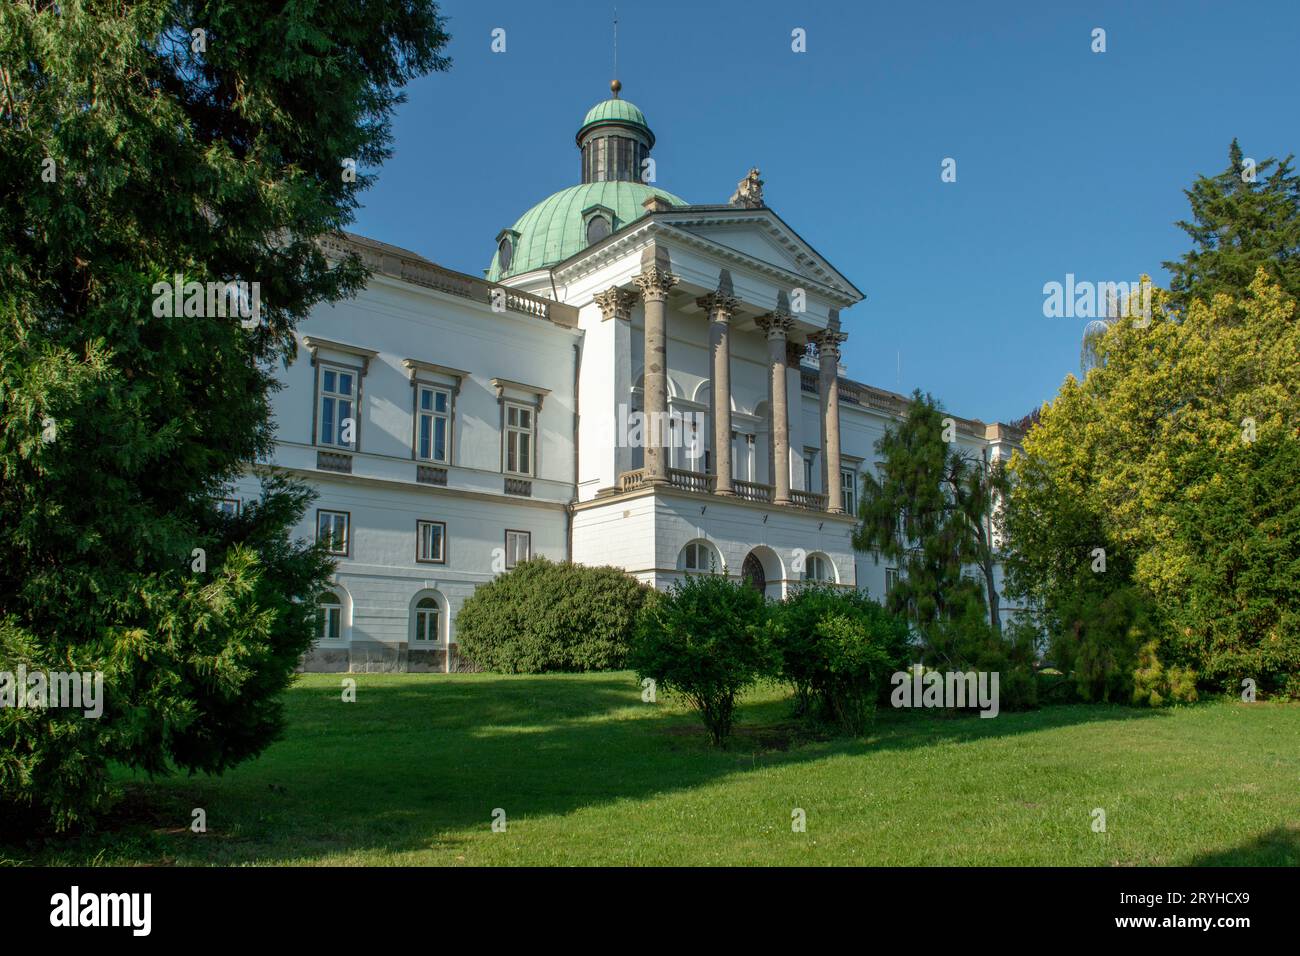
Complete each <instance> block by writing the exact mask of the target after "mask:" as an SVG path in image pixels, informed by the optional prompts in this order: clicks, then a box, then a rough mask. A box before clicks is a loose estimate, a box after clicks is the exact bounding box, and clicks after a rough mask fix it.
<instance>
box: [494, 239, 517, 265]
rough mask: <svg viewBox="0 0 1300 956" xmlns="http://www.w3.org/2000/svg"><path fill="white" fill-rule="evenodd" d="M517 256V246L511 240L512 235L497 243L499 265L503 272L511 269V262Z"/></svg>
mask: <svg viewBox="0 0 1300 956" xmlns="http://www.w3.org/2000/svg"><path fill="white" fill-rule="evenodd" d="M514 257H515V247H514V244H513V243H512V242H511V241H510V237H509V236H507V237H505V238H503V239H502V240H501V241H500V242H499V243H497V266H498V267H499V268H500V269H501V271H502V272H509V271H510V263H511V261H512V260H513V259H514Z"/></svg>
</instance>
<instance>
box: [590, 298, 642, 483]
mask: <svg viewBox="0 0 1300 956" xmlns="http://www.w3.org/2000/svg"><path fill="white" fill-rule="evenodd" d="M593 299H594V300H595V302H596V305H598V306H600V316H601V323H600V325H599V326H598V327H597V328H594V329H590V330H588V332H587V338H586V342H587V345H586V348H587V352H588V353H589V354H608V355H610V356H611V357H612V359H611V363H610V365H609V366H608V370H609V372H610V373H611V374H610V375H609V377H608V378H606V376H605V375H597V376H590V373H589V372H588V370H587V369H585V368H584V370H583V371H584V373H585V377H584V381H583V384H582V398H583V402H584V404H588V405H592V406H594V407H595V408H597V409H608V414H607V415H606V413H605V412H604V411H600V412H598V413H597V414H596V415H592V416H591V417H592V418H593V419H595V418H608V421H609V426H608V430H606V429H605V427H604V424H603V423H600V426H599V430H594V429H585V428H584V429H583V432H582V434H581V435H580V436H579V439H580V441H581V455H582V460H583V462H584V463H589V462H590V461H592V460H598V461H606V460H607V459H605V458H604V456H605V455H607V454H611V449H612V458H611V459H608V461H610V462H611V463H612V467H613V474H612V475H608V478H606V475H607V472H605V468H606V467H610V466H609V465H602V466H601V468H600V473H601V478H602V479H603V480H604V484H605V485H606V486H607V487H617V486H618V484H619V476H621V475H622V474H623V473H624V472H628V471H631V470H632V446H631V444H630V443H629V442H628V430H629V426H628V424H627V423H628V418H629V416H630V415H631V412H632V306H634V305H635V304H636V301H637V294H636V293H635V292H633V291H632V290H631V289H620V288H619V287H618V286H610V287H609V288H608V289H606V290H605V291H604V292H597V293H596V294H595V295H594V296H593ZM597 349H599V350H600V351H599V352H597ZM587 377H590V378H591V380H590V381H587ZM589 473H590V472H589Z"/></svg>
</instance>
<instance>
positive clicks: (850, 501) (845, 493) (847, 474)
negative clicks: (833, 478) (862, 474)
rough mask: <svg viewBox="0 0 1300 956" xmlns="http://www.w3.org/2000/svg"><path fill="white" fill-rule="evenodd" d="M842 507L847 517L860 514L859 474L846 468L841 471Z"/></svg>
mask: <svg viewBox="0 0 1300 956" xmlns="http://www.w3.org/2000/svg"><path fill="white" fill-rule="evenodd" d="M840 499H841V500H840V505H841V507H843V508H844V513H845V514H846V515H855V514H857V513H858V473H857V472H856V471H852V470H850V469H848V468H845V469H843V470H841V471H840Z"/></svg>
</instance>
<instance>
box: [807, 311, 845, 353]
mask: <svg viewBox="0 0 1300 956" xmlns="http://www.w3.org/2000/svg"><path fill="white" fill-rule="evenodd" d="M848 337H849V334H848V333H847V332H841V331H840V310H839V309H831V315H830V320H829V321H828V322H827V323H826V328H825V329H823V330H822V331H820V332H814V333H813V334H812V335H810V336H808V341H810V342H812V343H813V344H814V345H815V346H817V354H818V355H823V354H827V353H829V354H830V355H833V356H834V357H835V359H836V361H839V357H840V343H841V342H843V341H844V340H845V339H847V338H848Z"/></svg>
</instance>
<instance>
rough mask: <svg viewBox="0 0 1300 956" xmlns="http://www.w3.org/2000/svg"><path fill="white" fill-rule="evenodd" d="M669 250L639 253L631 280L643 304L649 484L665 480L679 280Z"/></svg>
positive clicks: (659, 249)
mask: <svg viewBox="0 0 1300 956" xmlns="http://www.w3.org/2000/svg"><path fill="white" fill-rule="evenodd" d="M671 267H672V263H671V262H670V261H669V259H668V250H667V249H665V248H664V247H662V246H656V245H651V246H649V247H647V248H646V249H645V251H644V252H642V253H641V274H640V275H638V276H634V277H633V278H634V281H635V282H636V284H637V285H638V286H639V287H640V289H641V299H642V301H643V302H644V303H645V419H646V421H645V429H644V431H645V468H646V480H647V481H649V482H650V483H651V484H663V483H665V482H667V481H668V449H667V447H666V446H665V444H664V442H665V440H666V439H667V438H668V290H669V289H671V288H672V287H673V286H675V285H676V284H677V282H678V279H677V276H675V275H673V274H672V272H671V271H670V269H671Z"/></svg>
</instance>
